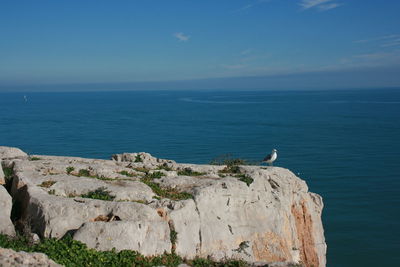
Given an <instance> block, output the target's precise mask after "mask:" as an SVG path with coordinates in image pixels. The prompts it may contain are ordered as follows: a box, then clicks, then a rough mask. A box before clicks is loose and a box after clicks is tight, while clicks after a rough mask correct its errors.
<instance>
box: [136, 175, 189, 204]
mask: <svg viewBox="0 0 400 267" xmlns="http://www.w3.org/2000/svg"><path fill="white" fill-rule="evenodd" d="M140 181H141V182H142V183H145V184H146V185H148V186H149V187H150V188H151V190H153V192H154V194H156V195H157V196H159V197H161V198H169V199H172V200H183V199H190V198H193V195H192V194H189V193H187V192H179V191H178V190H177V189H175V188H162V187H161V186H160V185H159V184H157V183H155V182H153V179H152V178H150V177H146V176H145V177H143V178H142V179H140Z"/></svg>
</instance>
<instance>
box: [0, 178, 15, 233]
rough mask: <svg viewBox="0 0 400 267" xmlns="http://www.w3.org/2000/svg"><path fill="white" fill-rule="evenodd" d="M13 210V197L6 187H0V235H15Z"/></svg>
mask: <svg viewBox="0 0 400 267" xmlns="http://www.w3.org/2000/svg"><path fill="white" fill-rule="evenodd" d="M11 209H12V200H11V196H10V195H9V194H8V192H7V190H6V189H5V188H4V186H2V185H0V233H1V234H6V235H15V230H14V225H13V223H12V222H11V219H10V215H11Z"/></svg>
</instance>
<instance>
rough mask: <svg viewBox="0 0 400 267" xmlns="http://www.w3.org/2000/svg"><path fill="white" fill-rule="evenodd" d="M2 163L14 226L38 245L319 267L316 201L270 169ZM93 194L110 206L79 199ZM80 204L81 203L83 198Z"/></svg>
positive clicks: (134, 161) (288, 175)
mask: <svg viewBox="0 0 400 267" xmlns="http://www.w3.org/2000/svg"><path fill="white" fill-rule="evenodd" d="M35 157H36V160H34V161H32V160H29V159H27V158H25V159H24V158H15V159H7V160H6V161H5V162H4V165H6V166H9V167H12V168H13V172H14V176H13V181H12V188H11V192H12V195H13V197H14V198H15V199H17V200H18V201H20V202H21V203H22V214H21V219H25V220H29V221H30V225H31V226H32V230H33V232H35V233H37V234H38V235H39V236H41V237H56V238H60V237H62V236H63V235H65V234H66V233H72V234H73V236H74V238H75V239H77V240H80V241H82V242H85V243H86V244H87V245H88V246H89V247H92V248H96V249H99V250H110V249H112V248H116V249H117V250H122V249H132V250H137V251H139V252H140V253H142V254H144V255H158V254H162V253H163V252H164V251H166V252H172V251H175V252H176V253H177V254H179V255H180V256H182V257H185V258H189V259H190V258H194V257H196V256H199V257H211V258H213V259H215V260H221V259H225V258H237V259H243V260H246V261H248V262H253V263H255V262H264V263H278V262H281V263H302V264H303V265H305V266H321V267H322V266H325V254H326V244H325V239H324V233H323V227H322V222H321V212H322V208H323V204H322V199H321V197H320V196H319V195H317V194H314V193H310V192H308V188H307V185H306V183H305V182H304V181H303V180H301V179H299V178H298V177H296V176H295V175H294V174H293V173H292V172H290V171H289V170H286V169H283V168H278V167H267V168H265V167H259V166H237V167H236V168H235V169H234V170H231V169H229V168H227V167H226V166H213V165H193V164H178V163H176V162H174V161H171V160H163V159H157V158H154V157H152V156H151V155H150V154H148V153H131V154H130V153H124V154H119V155H113V157H112V158H113V160H96V159H83V158H74V157H54V156H35ZM96 189H102V190H103V192H108V195H110V196H112V197H114V199H113V201H104V200H98V199H90V198H83V197H82V195H83V194H88V193H90V192H93V191H95V190H96ZM86 196H87V195H86Z"/></svg>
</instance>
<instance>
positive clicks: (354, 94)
mask: <svg viewBox="0 0 400 267" xmlns="http://www.w3.org/2000/svg"><path fill="white" fill-rule="evenodd" d="M24 95H25V96H26V101H25V98H24ZM0 145H5V146H16V147H19V148H21V149H23V150H24V151H26V152H28V153H32V154H50V155H71V156H82V157H94V158H110V156H111V154H113V153H121V152H140V151H146V152H149V153H151V154H153V155H154V156H157V157H162V158H168V159H174V160H176V161H178V162H191V163H208V162H210V160H212V159H213V158H215V157H217V156H219V155H222V154H228V153H229V154H232V155H233V156H235V157H241V158H245V159H248V160H252V161H258V160H261V159H262V158H263V157H264V156H265V155H266V154H267V153H269V152H270V151H271V149H273V148H276V149H278V160H277V161H276V165H277V166H282V167H285V168H288V169H290V170H292V171H293V172H294V173H296V174H297V175H298V176H300V177H301V178H303V179H305V180H306V181H307V183H308V185H309V187H310V191H313V192H316V193H319V194H320V195H322V196H323V198H324V202H325V208H324V212H323V222H324V227H325V236H326V239H327V244H328V266H331V267H341V266H349V267H350V266H351V267H356V266H399V264H400V253H399V250H400V174H399V173H400V89H397V90H396V89H376V90H340V91H227V90H221V91H130V92H79V93H77V92H68V93H38V92H37V93H29V92H26V93H0Z"/></svg>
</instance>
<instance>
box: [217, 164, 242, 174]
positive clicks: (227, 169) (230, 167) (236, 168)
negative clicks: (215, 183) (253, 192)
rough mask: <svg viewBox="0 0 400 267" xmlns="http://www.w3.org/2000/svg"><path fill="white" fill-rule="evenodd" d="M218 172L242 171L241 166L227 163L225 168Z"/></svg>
mask: <svg viewBox="0 0 400 267" xmlns="http://www.w3.org/2000/svg"><path fill="white" fill-rule="evenodd" d="M218 173H220V174H221V173H222V174H224V173H240V167H239V166H238V165H227V166H226V167H225V168H224V169H223V170H220V171H218Z"/></svg>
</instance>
